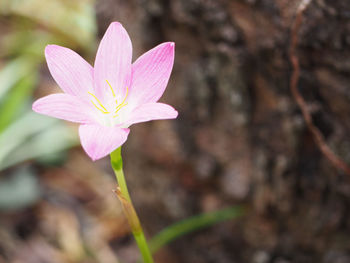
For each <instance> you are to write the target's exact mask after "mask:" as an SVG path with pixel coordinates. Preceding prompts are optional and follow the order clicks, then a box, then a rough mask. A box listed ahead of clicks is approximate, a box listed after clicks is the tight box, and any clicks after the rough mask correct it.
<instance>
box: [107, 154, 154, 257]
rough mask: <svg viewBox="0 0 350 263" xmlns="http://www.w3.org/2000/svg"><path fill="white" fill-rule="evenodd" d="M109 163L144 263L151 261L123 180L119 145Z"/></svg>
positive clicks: (150, 255)
mask: <svg viewBox="0 0 350 263" xmlns="http://www.w3.org/2000/svg"><path fill="white" fill-rule="evenodd" d="M111 164H112V168H113V170H114V173H115V175H116V178H117V181H118V185H119V188H118V189H117V191H116V193H117V195H118V198H119V200H120V201H121V203H122V206H123V210H124V213H125V215H126V217H127V219H128V221H129V224H130V227H131V231H132V234H133V235H134V238H135V240H136V243H137V246H138V247H139V250H140V252H141V255H142V258H143V262H144V263H153V262H154V261H153V258H152V254H151V252H150V250H149V248H148V244H147V241H146V238H145V235H144V233H143V229H142V226H141V224H140V220H139V218H138V216H137V213H136V210H135V208H134V206H133V204H132V202H131V198H130V195H129V191H128V187H127V184H126V181H125V176H124V172H123V160H122V156H121V147H119V148H118V149H116V150H115V151H113V152H112V153H111Z"/></svg>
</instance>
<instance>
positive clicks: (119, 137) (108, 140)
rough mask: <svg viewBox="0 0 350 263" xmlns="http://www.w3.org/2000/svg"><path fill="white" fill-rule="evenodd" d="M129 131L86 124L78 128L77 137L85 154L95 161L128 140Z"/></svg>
mask: <svg viewBox="0 0 350 263" xmlns="http://www.w3.org/2000/svg"><path fill="white" fill-rule="evenodd" d="M129 131H130V130H129V129H122V128H119V127H105V126H100V125H96V124H92V125H89V124H87V125H81V126H80V127H79V136H80V141H81V145H82V146H83V149H84V150H85V152H86V153H87V154H88V155H89V156H90V158H91V159H92V160H93V161H96V160H98V159H101V158H103V157H105V156H106V155H108V154H110V153H111V152H112V151H114V150H115V149H117V148H118V147H119V146H121V145H122V144H123V143H124V142H125V141H126V139H127V138H128V134H129Z"/></svg>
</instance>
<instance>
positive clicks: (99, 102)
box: [88, 91, 110, 114]
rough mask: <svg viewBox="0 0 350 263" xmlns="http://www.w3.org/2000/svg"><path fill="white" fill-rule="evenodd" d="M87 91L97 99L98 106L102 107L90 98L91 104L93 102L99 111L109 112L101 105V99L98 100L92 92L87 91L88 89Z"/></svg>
mask: <svg viewBox="0 0 350 263" xmlns="http://www.w3.org/2000/svg"><path fill="white" fill-rule="evenodd" d="M88 93H89V94H90V95H91V96H92V97H94V99H95V100H96V101H97V103H98V104H99V106H100V107H101V108H102V109H101V108H99V107H98V106H97V105H96V104H95V103H94V102H93V101H92V100H91V102H92V104H93V105H94V106H95V107H96V108H97V109H98V110H99V111H101V112H102V113H105V114H107V113H110V112H109V111H108V110H107V109H106V108H105V107H104V106H103V105H102V103H101V101H100V100H99V99H98V98H97V97H96V96H95V95H94V94H92V93H91V92H89V91H88Z"/></svg>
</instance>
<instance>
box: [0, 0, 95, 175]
mask: <svg viewBox="0 0 350 263" xmlns="http://www.w3.org/2000/svg"><path fill="white" fill-rule="evenodd" d="M53 10H54V12H52V11H53ZM0 33H1V38H0V83H1V85H0V111H1V115H0V170H2V169H5V168H8V167H10V166H12V165H15V164H17V163H19V162H22V161H25V160H29V159H34V158H40V159H41V160H47V161H50V160H51V159H52V158H49V157H50V156H51V157H55V156H56V157H57V153H58V152H61V153H62V151H63V150H65V149H68V148H70V147H72V146H74V145H76V144H77V143H78V139H77V135H76V133H74V132H72V131H71V130H70V128H68V127H67V126H66V125H65V124H63V122H61V121H58V120H54V119H52V118H48V117H44V116H39V115H37V114H35V113H32V112H31V104H32V101H33V92H34V90H36V88H37V87H38V86H39V87H41V86H42V88H43V90H45V92H42V93H44V94H48V93H53V91H51V92H50V91H49V89H48V87H47V86H46V85H43V84H42V83H41V82H42V74H43V73H42V71H41V69H42V65H43V62H44V49H45V46H46V45H47V44H50V43H55V44H60V45H63V46H67V47H69V48H72V49H75V50H80V51H81V52H83V53H84V54H86V55H89V54H90V53H91V51H92V50H94V49H95V47H96V45H95V44H96V23H95V14H94V9H93V1H92V0H76V1H70V0H69V1H68V0H51V1H44V2H43V1H41V0H3V1H0ZM38 91H39V93H40V89H39V90H38ZM51 161H52V160H51Z"/></svg>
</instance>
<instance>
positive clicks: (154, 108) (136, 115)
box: [123, 103, 178, 126]
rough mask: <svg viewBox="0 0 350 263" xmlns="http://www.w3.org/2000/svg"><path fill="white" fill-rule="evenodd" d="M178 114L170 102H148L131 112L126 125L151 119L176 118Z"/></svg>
mask: <svg viewBox="0 0 350 263" xmlns="http://www.w3.org/2000/svg"><path fill="white" fill-rule="evenodd" d="M177 115H178V112H177V111H176V110H175V109H174V108H173V107H171V106H170V105H168V104H164V103H147V104H143V105H141V106H139V107H137V108H136V109H135V110H133V112H131V114H130V116H129V118H128V120H127V121H126V123H125V124H126V125H125V126H130V125H131V124H134V123H139V122H145V121H150V120H164V119H175V118H176V117H177ZM123 125H124V123H123Z"/></svg>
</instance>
